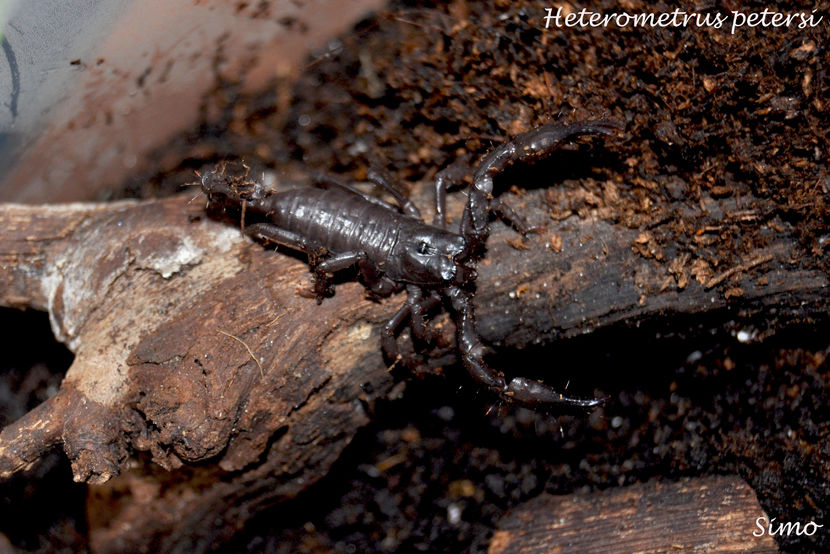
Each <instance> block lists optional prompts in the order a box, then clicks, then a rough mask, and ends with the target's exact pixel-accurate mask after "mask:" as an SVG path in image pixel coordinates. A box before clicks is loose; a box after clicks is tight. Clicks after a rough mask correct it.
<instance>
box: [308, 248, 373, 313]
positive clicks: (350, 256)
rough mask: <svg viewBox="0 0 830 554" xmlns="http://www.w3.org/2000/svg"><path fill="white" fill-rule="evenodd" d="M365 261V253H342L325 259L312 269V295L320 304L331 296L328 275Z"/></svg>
mask: <svg viewBox="0 0 830 554" xmlns="http://www.w3.org/2000/svg"><path fill="white" fill-rule="evenodd" d="M365 261H366V252H343V253H342V254H335V255H333V256H331V257H329V258H326V259H325V260H323V261H322V262H320V263H319V264H317V265H316V266H315V267H314V295H315V296H316V297H317V303H318V304H320V303H321V302H322V301H323V298H325V297H326V296H330V295H331V294H333V292H334V291H333V290H332V287H331V279H330V278H329V274H330V273H336V272H338V271H340V270H341V269H346V268H347V267H351V266H353V265H355V264H361V263H363V262H365Z"/></svg>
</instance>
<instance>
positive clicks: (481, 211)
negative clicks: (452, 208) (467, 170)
mask: <svg viewBox="0 0 830 554" xmlns="http://www.w3.org/2000/svg"><path fill="white" fill-rule="evenodd" d="M618 129H619V125H617V124H616V123H612V122H610V121H588V122H584V123H576V124H573V125H557V124H553V123H549V124H547V125H543V126H541V127H539V128H538V129H534V130H532V131H528V132H526V133H522V134H520V135H518V136H516V137H515V138H514V139H513V140H511V141H509V142H506V143H504V144H502V145H501V146H499V147H498V148H496V149H495V150H493V151H492V152H491V153H490V154H488V155H487V156H485V157H484V159H483V160H482V161H481V163H480V164H479V165H478V167H477V168H476V170H475V173H474V174H473V187H472V189H471V190H470V199H469V201H468V202H467V207H466V208H465V210H464V216H463V219H462V222H461V232H462V234H463V235H464V236H465V237H466V238H467V239H468V241H469V242H470V243H472V246H473V248H474V249H477V248H480V247H482V246H484V243H485V242H486V241H487V237H488V235H489V234H490V232H489V231H490V230H489V210H490V208H491V203H490V201H491V199H492V197H493V178H494V177H495V176H496V175H498V174H499V173H501V172H503V171H504V170H505V169H506V168H507V167H509V166H510V165H512V164H513V163H515V162H524V161H533V160H538V159H540V158H544V157H545V156H547V155H549V154H550V153H551V152H553V151H554V150H556V149H557V148H559V146H561V145H562V143H563V142H564V141H565V140H567V139H570V138H572V137H577V136H580V135H598V134H605V135H613V134H614V131H616V130H618Z"/></svg>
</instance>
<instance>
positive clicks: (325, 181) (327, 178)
mask: <svg viewBox="0 0 830 554" xmlns="http://www.w3.org/2000/svg"><path fill="white" fill-rule="evenodd" d="M314 182H315V183H316V184H317V185H318V186H319V187H321V188H324V189H328V188H332V187H338V188H341V189H343V190H345V191H346V192H349V193H351V194H354V195H355V196H359V197H361V198H362V199H363V200H365V201H367V202H371V203H372V204H377V205H378V206H383V207H384V208H388V209H390V210H392V211H394V212H399V211H400V209H399V208H398V207H397V206H395V205H393V204H390V203H389V202H386V201H384V200H381V199H380V198H377V197H375V196H372V195H369V194H366V193H365V192H363V191H361V190H358V189H356V188H354V187H353V186H351V185H349V184H346V183H344V182H343V181H341V180H340V179H337V178H336V177H333V176H331V175H328V174H325V173H322V174H320V175H317V176H316V177H315V179H314Z"/></svg>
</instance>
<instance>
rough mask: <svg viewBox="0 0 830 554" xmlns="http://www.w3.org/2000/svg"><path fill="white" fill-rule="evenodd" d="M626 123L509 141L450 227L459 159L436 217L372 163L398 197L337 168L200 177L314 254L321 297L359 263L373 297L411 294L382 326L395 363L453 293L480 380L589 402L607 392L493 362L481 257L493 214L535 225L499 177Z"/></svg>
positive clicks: (464, 354) (215, 192)
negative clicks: (406, 338)
mask: <svg viewBox="0 0 830 554" xmlns="http://www.w3.org/2000/svg"><path fill="white" fill-rule="evenodd" d="M617 128H618V126H617V125H616V124H614V123H610V122H606V121H596V122H585V123H578V124H572V125H567V126H562V125H554V124H548V125H544V126H542V127H539V128H537V129H535V130H532V131H529V132H527V133H523V134H521V135H518V136H517V137H515V138H514V139H513V140H511V141H509V142H506V143H505V144H502V145H501V146H499V147H498V148H496V149H495V150H494V151H493V152H491V153H490V154H488V155H487V156H486V157H485V158H484V159H483V160H482V161H481V163H480V164H479V165H478V167H477V168H476V170H475V172H474V174H473V185H472V187H471V189H470V192H469V200H468V202H467V205H466V207H465V208H464V213H463V215H462V218H461V223H460V228H459V231H458V232H453V231H451V230H449V229H447V224H446V194H447V189H448V188H449V187H450V186H452V185H453V184H455V183H457V182H458V181H460V179H461V178H463V174H461V172H460V171H459V170H458V169H457V168H454V167H452V166H451V167H450V168H448V169H445V170H443V171H441V172H439V173H438V175H437V176H436V182H435V192H436V215H435V219H434V220H433V223H432V224H431V225H430V224H428V223H425V222H424V221H423V219H422V218H421V214H420V212H419V211H418V208H417V207H416V206H415V205H414V204H413V203H412V202H411V201H410V200H409V199H408V198H406V197H405V196H404V195H403V194H401V192H400V191H398V190H397V189H396V188H395V187H394V186H392V185H391V183H390V182H389V180H388V178H387V177H386V176H385V175H384V174H382V173H380V172H378V171H370V172H369V180H370V181H371V182H372V183H373V184H375V185H377V186H379V187H381V188H383V189H385V190H386V191H387V192H388V193H389V194H391V195H392V197H393V198H394V199H395V201H396V203H397V205H393V204H390V203H387V202H385V201H383V200H381V199H378V198H376V197H374V196H370V195H368V194H365V193H363V192H362V191H360V190H358V189H356V188H353V187H351V186H350V185H348V184H345V183H342V182H340V181H338V180H337V179H334V178H332V177H328V176H325V177H320V178H319V179H318V180H317V183H316V184H317V187H304V188H297V189H291V190H286V191H279V192H271V191H266V190H265V188H264V187H263V186H262V185H261V184H259V183H256V182H254V181H252V180H251V179H249V178H248V176H247V173H246V174H245V175H244V176H236V177H234V176H231V175H230V174H228V173H227V172H226V171H225V169H224V167H221V168H220V169H218V170H215V171H212V172H209V173H206V174H205V175H204V176H202V178H201V182H202V189H203V190H204V192H205V193H206V194H207V195H208V198H209V199H210V200H211V201H216V202H220V203H222V202H229V203H231V205H236V206H241V208H242V212H243V216H242V217H243V219H244V217H245V215H244V214H245V212H246V211H249V212H256V213H259V214H260V216H261V217H263V218H264V219H265V221H266V222H260V223H254V224H251V225H248V226H247V227H245V232H246V233H247V234H249V235H251V236H253V237H255V238H258V239H264V240H267V241H272V242H275V243H277V244H280V245H283V246H286V247H288V248H292V249H295V250H300V251H303V252H305V253H307V254H308V256H309V265H310V267H311V269H312V271H313V272H314V276H315V280H314V295H315V296H316V298H317V301H318V303H319V302H321V301H322V300H323V298H324V297H326V296H328V295H330V294H332V293H333V290H332V287H331V274H333V273H335V272H337V271H339V270H341V269H345V268H348V267H352V266H355V265H356V266H357V267H358V269H359V272H360V276H361V277H362V279H363V282H364V283H365V285H366V286H367V288H368V290H369V292H370V294H371V295H373V296H386V295H389V294H391V293H393V292H396V291H400V290H402V289H405V290H406V293H407V297H406V300H405V301H404V303H403V305H402V306H401V308H400V309H399V310H398V311H397V312H396V313H395V315H393V316H392V318H391V319H390V320H389V321H388V322H387V323H386V325H384V327H383V332H382V333H381V346H382V348H383V352H384V354H385V356H387V357H388V358H389V360H390V361H397V360H398V359H400V356H399V354H398V349H397V340H396V336H397V333H398V331H399V330H400V328H401V326H402V325H403V324H404V323H405V322H407V320H408V321H409V324H410V326H411V329H412V334H413V336H415V337H416V338H418V339H425V338H426V337H427V329H426V327H427V326H426V317H427V313H428V312H429V311H430V310H432V309H433V308H434V307H436V306H437V305H439V304H441V303H442V302H443V301H445V300H446V301H448V302H449V304H450V307H451V309H452V312H453V313H454V315H455V324H456V339H457V343H458V349H459V351H460V356H461V359H462V361H463V363H464V367H465V368H466V369H467V371H468V372H469V373H470V375H472V377H473V378H474V379H475V380H476V381H477V382H479V383H480V384H482V385H484V386H486V387H487V388H488V389H489V390H491V391H493V392H495V393H496V394H498V395H500V396H501V397H502V398H503V399H505V400H506V401H509V402H514V403H518V404H522V405H525V406H529V407H532V408H545V407H560V408H581V409H590V408H593V407H595V406H598V405H600V404H601V403H602V402H603V400H604V399H580V398H572V397H568V396H565V395H563V394H561V393H559V392H557V391H556V390H554V389H553V388H551V387H549V386H548V385H546V384H544V383H541V382H539V381H536V380H534V379H529V378H526V377H513V378H512V379H509V380H508V379H506V378H505V376H504V374H503V373H502V372H501V371H498V370H495V369H493V368H491V367H490V366H488V365H487V363H486V362H485V361H484V346H483V345H482V343H481V340H480V339H479V335H478V332H477V331H476V322H475V314H474V312H473V302H472V291H471V289H472V286H473V284H474V282H475V279H476V272H475V270H474V267H473V265H474V263H475V261H476V259H477V258H478V257H479V256H480V255H481V254H482V252H483V250H484V244H485V242H486V240H487V237H488V236H489V234H490V214H491V212H492V213H494V214H496V215H497V216H499V217H502V218H504V219H506V220H508V221H510V222H511V223H512V224H513V225H514V226H515V227H516V228H517V229H518V230H519V231H520V232H522V233H523V234H524V233H527V232H530V231H532V230H533V229H529V228H527V227H526V226H525V225H524V224H523V223H522V222H521V220H520V219H519V218H517V217H515V215H514V214H513V213H512V211H511V210H510V209H509V208H508V207H507V205H505V204H503V203H502V202H501V201H500V200H498V199H496V198H493V194H492V193H493V178H494V177H495V176H496V175H498V174H499V173H501V172H502V171H503V170H504V169H505V168H507V167H508V166H510V165H512V164H513V163H515V162H528V161H534V160H536V159H539V158H543V157H545V156H546V155H548V154H549V153H550V152H552V151H553V150H555V149H556V148H557V147H558V146H559V145H561V144H562V143H563V142H564V141H566V140H567V139H570V138H573V137H576V136H579V135H596V134H606V135H611V134H613V132H614V131H615V130H616V129H617Z"/></svg>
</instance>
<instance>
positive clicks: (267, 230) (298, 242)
mask: <svg viewBox="0 0 830 554" xmlns="http://www.w3.org/2000/svg"><path fill="white" fill-rule="evenodd" d="M245 234H246V235H250V236H252V237H254V238H258V239H265V240H269V241H271V242H275V243H277V244H280V245H282V246H287V247H288V248H291V249H292V250H300V251H302V252H309V253H313V252H315V251H317V250H319V249H320V245H319V244H317V243H316V242H313V241H309V240H307V239H305V238H303V237H302V236H301V235H298V234H297V233H294V232H292V231H286V230H285V229H283V228H281V227H277V226H276V225H273V224H271V223H254V224H252V225H248V226H247V227H246V228H245Z"/></svg>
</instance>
